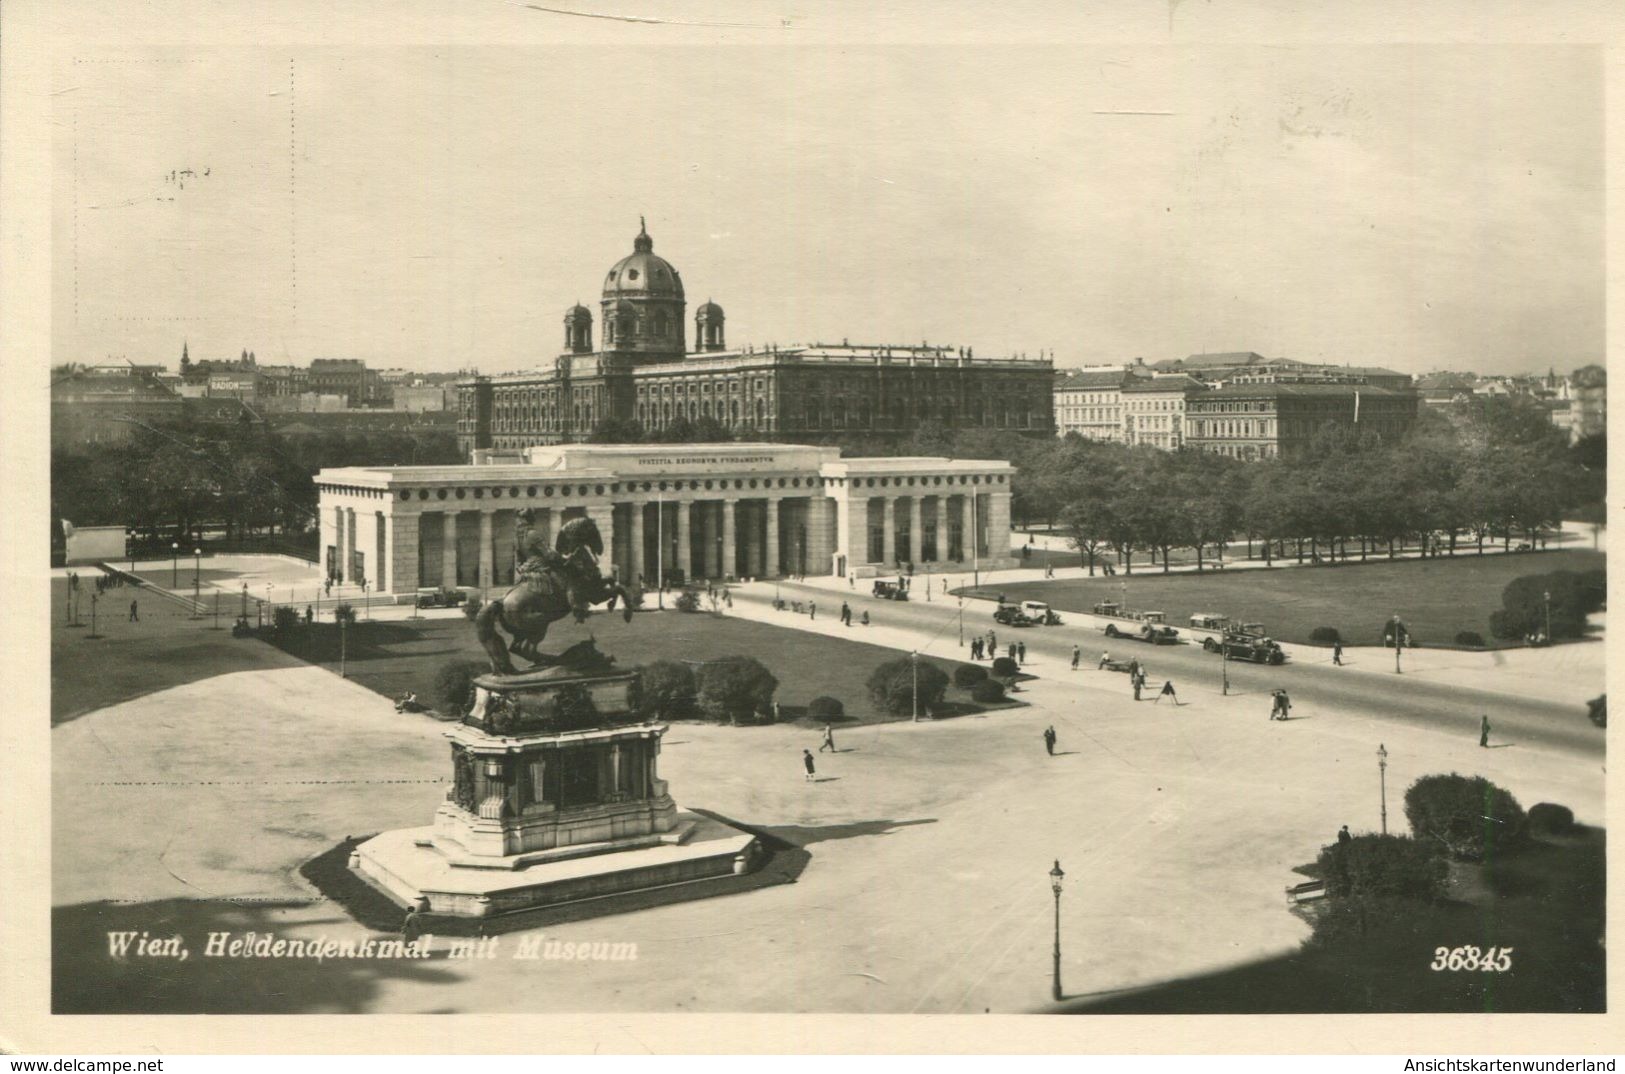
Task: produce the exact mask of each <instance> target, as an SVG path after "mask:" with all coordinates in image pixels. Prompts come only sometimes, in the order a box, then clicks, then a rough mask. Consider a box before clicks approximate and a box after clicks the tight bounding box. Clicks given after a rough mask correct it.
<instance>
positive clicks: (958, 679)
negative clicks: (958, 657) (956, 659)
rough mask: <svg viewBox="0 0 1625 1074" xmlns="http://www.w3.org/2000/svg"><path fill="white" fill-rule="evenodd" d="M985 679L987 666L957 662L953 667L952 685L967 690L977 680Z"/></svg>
mask: <svg viewBox="0 0 1625 1074" xmlns="http://www.w3.org/2000/svg"><path fill="white" fill-rule="evenodd" d="M986 681H987V668H985V667H983V666H982V665H980V664H958V665H955V667H954V685H955V686H957V687H959V688H960V689H961V690H969V689H970V688H971V687H973V686H975V685H976V684H977V683H979V682H986Z"/></svg>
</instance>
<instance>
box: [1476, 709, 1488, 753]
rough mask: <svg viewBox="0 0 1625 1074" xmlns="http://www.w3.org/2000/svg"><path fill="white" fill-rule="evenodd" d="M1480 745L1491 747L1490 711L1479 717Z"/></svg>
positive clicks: (1486, 747)
mask: <svg viewBox="0 0 1625 1074" xmlns="http://www.w3.org/2000/svg"><path fill="white" fill-rule="evenodd" d="M1478 745H1479V747H1480V748H1482V749H1489V748H1490V717H1489V714H1488V713H1485V714H1484V715H1482V716H1480V717H1479V718H1478Z"/></svg>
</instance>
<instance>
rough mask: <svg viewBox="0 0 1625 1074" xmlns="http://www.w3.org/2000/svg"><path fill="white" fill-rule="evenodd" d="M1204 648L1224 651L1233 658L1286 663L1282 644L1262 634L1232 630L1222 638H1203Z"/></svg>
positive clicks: (1211, 651)
mask: <svg viewBox="0 0 1625 1074" xmlns="http://www.w3.org/2000/svg"><path fill="white" fill-rule="evenodd" d="M1202 648H1203V649H1206V650H1207V651H1208V652H1210V653H1217V652H1223V653H1225V654H1226V655H1228V656H1229V657H1230V659H1232V660H1247V661H1251V662H1252V663H1254V664H1273V665H1279V664H1284V663H1286V653H1285V651H1283V650H1282V648H1281V646H1280V645H1279V644H1277V643H1276V642H1275V641H1273V640H1272V639H1270V638H1266V637H1263V636H1262V635H1252V634H1242V633H1238V632H1231V633H1227V634H1225V635H1224V637H1222V638H1203V639H1202Z"/></svg>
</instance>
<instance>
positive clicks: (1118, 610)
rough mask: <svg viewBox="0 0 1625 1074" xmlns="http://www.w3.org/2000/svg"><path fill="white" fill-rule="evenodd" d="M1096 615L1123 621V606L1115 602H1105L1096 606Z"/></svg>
mask: <svg viewBox="0 0 1625 1074" xmlns="http://www.w3.org/2000/svg"><path fill="white" fill-rule="evenodd" d="M1095 614H1096V615H1105V616H1110V617H1111V618H1113V619H1121V618H1122V617H1123V606H1122V605H1121V604H1119V603H1117V602H1116V601H1115V600H1103V601H1101V602H1100V603H1099V604H1096V605H1095Z"/></svg>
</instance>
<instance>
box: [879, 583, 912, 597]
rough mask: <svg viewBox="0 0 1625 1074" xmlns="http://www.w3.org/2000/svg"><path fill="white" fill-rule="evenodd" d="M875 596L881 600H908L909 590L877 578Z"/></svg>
mask: <svg viewBox="0 0 1625 1074" xmlns="http://www.w3.org/2000/svg"><path fill="white" fill-rule="evenodd" d="M874 595H875V596H877V597H879V598H880V599H881V600H907V599H908V590H906V589H904V588H903V587H902V586H900V585H898V584H897V583H896V582H887V581H884V580H882V579H879V578H876V579H875V588H874Z"/></svg>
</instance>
